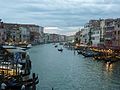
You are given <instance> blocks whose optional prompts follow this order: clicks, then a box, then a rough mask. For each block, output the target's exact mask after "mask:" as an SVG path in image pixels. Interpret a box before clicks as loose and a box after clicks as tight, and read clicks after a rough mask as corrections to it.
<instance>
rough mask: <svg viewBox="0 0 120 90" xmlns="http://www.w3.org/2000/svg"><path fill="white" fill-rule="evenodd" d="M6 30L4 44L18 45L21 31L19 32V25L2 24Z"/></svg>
mask: <svg viewBox="0 0 120 90" xmlns="http://www.w3.org/2000/svg"><path fill="white" fill-rule="evenodd" d="M3 25H4V28H5V29H6V36H7V37H6V42H9V43H19V42H20V41H21V34H20V33H21V31H20V30H19V24H12V23H3Z"/></svg>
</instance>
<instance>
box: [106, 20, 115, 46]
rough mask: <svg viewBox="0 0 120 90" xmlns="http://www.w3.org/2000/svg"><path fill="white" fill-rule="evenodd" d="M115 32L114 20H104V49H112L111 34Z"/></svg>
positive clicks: (112, 38)
mask: <svg viewBox="0 0 120 90" xmlns="http://www.w3.org/2000/svg"><path fill="white" fill-rule="evenodd" d="M114 30H115V20H114V19H106V20H105V37H104V38H105V42H104V43H105V46H106V47H112V46H113V40H115V38H114V37H113V33H114Z"/></svg>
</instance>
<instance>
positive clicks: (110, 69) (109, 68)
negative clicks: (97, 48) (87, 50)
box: [106, 62, 113, 72]
mask: <svg viewBox="0 0 120 90" xmlns="http://www.w3.org/2000/svg"><path fill="white" fill-rule="evenodd" d="M106 71H107V72H112V71H113V64H112V63H110V62H107V63H106Z"/></svg>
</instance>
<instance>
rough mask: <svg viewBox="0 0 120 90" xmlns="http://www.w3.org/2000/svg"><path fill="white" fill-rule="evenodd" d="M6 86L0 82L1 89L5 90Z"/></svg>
mask: <svg viewBox="0 0 120 90" xmlns="http://www.w3.org/2000/svg"><path fill="white" fill-rule="evenodd" d="M6 87H7V85H6V84H5V83H4V82H3V83H2V84H1V90H5V89H6Z"/></svg>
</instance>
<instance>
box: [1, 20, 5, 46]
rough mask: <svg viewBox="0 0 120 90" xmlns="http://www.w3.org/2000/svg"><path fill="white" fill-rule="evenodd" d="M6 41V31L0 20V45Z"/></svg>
mask: <svg viewBox="0 0 120 90" xmlns="http://www.w3.org/2000/svg"><path fill="white" fill-rule="evenodd" d="M5 40H6V30H5V28H4V25H3V22H2V21H1V20H0V44H4V43H5Z"/></svg>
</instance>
